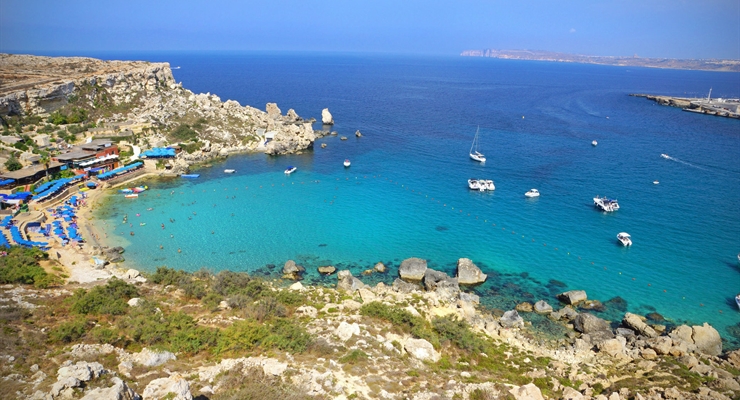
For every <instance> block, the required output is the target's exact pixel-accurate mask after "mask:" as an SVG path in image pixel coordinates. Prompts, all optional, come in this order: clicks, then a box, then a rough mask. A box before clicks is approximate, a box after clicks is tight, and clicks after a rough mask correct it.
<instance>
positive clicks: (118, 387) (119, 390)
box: [81, 376, 140, 400]
mask: <svg viewBox="0 0 740 400" xmlns="http://www.w3.org/2000/svg"><path fill="white" fill-rule="evenodd" d="M111 382H112V383H113V386H111V387H108V388H97V389H92V390H88V391H85V396H84V397H82V399H81V400H99V399H121V400H128V399H138V398H140V396H139V395H137V394H136V392H134V390H133V389H131V388H130V387H128V385H126V382H124V381H122V380H121V378H119V377H117V376H116V377H113V378H112V379H111Z"/></svg>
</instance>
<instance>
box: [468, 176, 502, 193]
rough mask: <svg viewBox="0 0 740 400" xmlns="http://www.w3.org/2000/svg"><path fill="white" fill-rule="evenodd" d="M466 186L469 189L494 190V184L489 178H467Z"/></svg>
mask: <svg viewBox="0 0 740 400" xmlns="http://www.w3.org/2000/svg"><path fill="white" fill-rule="evenodd" d="M468 187H469V188H470V189H471V190H478V191H481V192H485V191H486V190H496V185H494V184H493V181H492V180H490V179H468Z"/></svg>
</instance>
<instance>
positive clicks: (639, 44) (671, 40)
mask: <svg viewBox="0 0 740 400" xmlns="http://www.w3.org/2000/svg"><path fill="white" fill-rule="evenodd" d="M483 48H497V49H531V50H549V51H561V52H568V53H578V54H588V55H616V56H631V55H633V54H637V55H639V56H642V57H669V58H732V59H740V0H570V1H567V0H505V1H498V0H488V1H484V0H481V1H466V0H448V1H439V0H421V1H419V0H393V1H388V0H371V1H364V0H357V1H353V0H325V1H322V0H296V1H285V0H260V1H252V0H242V1H240V0H233V1H224V0H211V1H188V0H179V1H172V0H146V1H142V0H111V1H107V0H103V1H89V0H63V1H56V0H0V52H13V53H18V52H27V53H34V52H65V53H75V52H81V53H82V52H89V51H101V50H102V51H108V50H114V51H116V50H125V51H165V50H170V51H181V50H259V51H265V50H267V51H322V52H333V51H342V52H344V51H357V52H385V53H418V54H448V55H456V54H459V53H460V52H461V51H462V50H466V49H483Z"/></svg>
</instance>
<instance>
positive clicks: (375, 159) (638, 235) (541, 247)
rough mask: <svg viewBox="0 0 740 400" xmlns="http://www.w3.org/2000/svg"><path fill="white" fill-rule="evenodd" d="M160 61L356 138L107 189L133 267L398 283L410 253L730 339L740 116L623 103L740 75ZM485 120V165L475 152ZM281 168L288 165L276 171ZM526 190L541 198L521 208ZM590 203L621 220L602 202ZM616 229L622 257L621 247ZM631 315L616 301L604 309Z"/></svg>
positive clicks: (517, 292) (722, 84)
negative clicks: (134, 195) (489, 189)
mask: <svg viewBox="0 0 740 400" xmlns="http://www.w3.org/2000/svg"><path fill="white" fill-rule="evenodd" d="M150 59H151V57H150ZM167 59H168V61H170V62H171V64H172V65H173V66H181V67H182V68H181V69H179V70H175V71H174V73H175V77H176V79H178V80H182V81H183V85H184V86H185V87H187V88H190V89H192V90H193V91H195V92H211V93H216V94H218V95H219V96H220V97H221V98H222V99H235V100H238V101H239V102H240V103H242V104H250V105H253V106H256V107H261V108H262V107H264V104H265V103H266V102H268V101H275V102H277V103H278V105H279V106H280V107H281V108H282V109H283V112H286V111H287V109H288V108H289V107H293V108H295V109H296V111H297V112H298V114H299V115H301V116H303V117H306V118H309V117H317V118H319V119H320V113H321V109H322V108H324V107H329V109H330V110H331V112H332V114H333V115H334V119H335V121H336V122H337V124H336V125H335V126H334V127H333V128H332V130H336V131H338V132H339V134H340V135H346V136H348V137H349V140H347V141H340V140H339V138H338V137H336V136H328V137H326V138H323V139H320V140H319V141H318V142H317V145H316V149H315V150H313V151H309V152H307V153H306V154H303V155H292V156H283V157H277V158H271V157H267V156H264V155H261V154H259V155H245V156H233V157H230V158H229V159H227V160H226V161H225V162H223V163H217V164H216V165H215V166H214V167H213V168H211V169H204V170H200V171H198V172H199V173H200V174H201V177H200V178H199V179H198V180H184V179H172V180H158V181H154V182H151V183H150V184H149V185H150V187H151V189H150V190H149V191H147V192H146V193H145V194H146V195H145V196H140V197H139V198H138V199H136V200H131V199H124V198H123V197H122V196H118V195H114V194H111V197H110V199H109V201H107V202H106V207H104V208H103V209H101V210H99V211H98V215H97V217H98V219H99V222H98V224H99V226H100V227H102V228H104V229H106V231H107V232H108V233H109V241H110V242H111V244H114V245H123V246H124V247H126V250H127V251H126V258H127V263H128V264H129V265H130V266H132V267H138V268H142V269H144V270H153V269H154V268H155V267H156V266H160V265H167V266H169V267H173V268H182V269H185V270H189V271H194V270H197V269H200V268H202V267H205V268H208V269H211V270H214V271H217V270H222V269H230V270H237V271H249V272H258V273H262V272H263V271H264V272H265V273H269V272H273V273H274V272H276V271H278V270H279V269H280V268H281V266H282V264H283V263H284V262H285V261H286V260H288V259H295V260H297V261H300V262H301V263H303V264H304V265H305V266H306V267H307V269H308V270H309V271H311V272H313V271H315V268H316V267H317V266H319V265H325V264H332V265H335V266H339V267H340V268H350V269H351V270H352V271H353V272H354V273H355V274H359V273H360V272H361V271H362V270H364V269H368V268H371V267H372V265H373V264H374V263H375V262H377V261H383V262H386V263H388V264H390V265H391V267H392V268H391V272H390V273H389V274H387V275H386V276H379V277H377V276H376V277H374V278H372V279H381V280H385V281H387V282H389V281H391V280H392V279H393V278H394V277H395V275H396V270H395V269H394V268H393V267H397V266H398V264H399V263H400V261H401V260H403V259H404V258H407V257H422V258H425V259H427V260H429V262H430V265H431V266H432V267H433V268H436V269H441V270H445V271H447V272H450V273H452V272H454V265H455V262H456V261H457V259H458V258H460V257H468V258H471V259H473V260H474V261H475V262H476V263H477V264H478V265H479V266H481V267H482V268H483V269H484V271H485V272H488V273H491V274H492V276H491V279H489V282H487V283H486V284H485V285H482V286H480V287H478V288H476V291H477V292H478V293H480V294H482V295H484V302H486V303H487V304H488V305H489V306H492V307H499V308H507V307H512V306H513V305H514V304H516V302H518V301H523V300H529V301H536V300H538V299H539V298H544V299H546V300H548V301H551V302H553V301H554V300H553V297H552V296H553V295H554V294H555V293H558V292H561V291H563V290H567V289H585V290H586V291H587V292H588V294H589V297H590V298H595V299H599V300H601V301H604V302H606V301H607V300H609V299H612V298H614V297H616V296H619V297H620V298H621V299H623V300H624V301H626V309H629V310H631V311H634V312H639V313H642V314H645V313H648V312H651V311H657V312H659V313H660V314H662V315H663V316H664V317H666V318H667V319H668V320H669V321H670V322H671V323H682V322H689V323H702V322H705V321H706V322H709V323H711V324H712V325H714V326H715V327H717V328H718V330H719V331H720V334H721V335H722V336H723V338H724V339H725V340H727V342H726V345H727V346H730V347H738V346H740V338H739V337H738V335H740V312H738V310H737V307H735V305H734V301H733V299H732V298H733V296H734V295H735V294H736V293H738V292H740V266H738V261H737V258H736V255H737V254H738V252H739V251H740V121H737V120H729V119H723V118H715V117H709V116H703V115H695V114H691V113H686V112H682V111H680V110H679V109H675V108H670V107H661V106H657V105H655V104H654V103H652V102H649V101H647V100H645V99H642V98H635V97H630V96H628V94H629V93H660V94H668V95H684V93H686V94H685V95H687V96H701V95H704V93H705V92H707V91H708V89H709V87H713V95H716V96H717V97H738V96H740V74H731V73H707V72H697V71H670V70H656V69H633V68H630V69H627V68H615V67H604V66H590V65H568V64H553V63H538V62H517V61H502V60H485V59H467V58H405V57H404V58H398V57H387V56H368V57H361V56H336V55H334V56H329V55H324V56H307V55H270V54H252V55H243V54H242V55H239V54H231V55H228V54H227V55H215V54H210V55H207V54H201V55H187V54H175V55H171V57H168V58H167ZM152 61H156V60H154V59H153V60H152ZM477 126H480V132H481V133H480V142H481V151H482V152H483V153H484V154H486V157H487V159H488V161H487V162H486V163H485V164H478V163H476V162H474V161H471V160H470V159H469V158H468V155H467V153H468V150H469V148H470V144H471V142H472V140H473V136H474V134H475V130H476V128H477ZM315 128H316V129H320V128H321V127H320V125H317V126H316V127H315ZM357 129H359V130H361V131H362V133H363V135H364V136H363V137H362V138H359V139H357V138H355V137H354V135H353V134H354V131H355V130H357ZM592 140H597V141H598V143H599V144H598V146H597V147H593V146H591V141H592ZM321 143H326V144H327V148H325V149H321V148H319V145H320V144H321ZM661 153H666V154H668V155H670V156H671V157H672V158H671V159H664V158H661V157H660V154H661ZM345 158H349V159H351V161H352V166H351V167H350V168H347V169H345V168H344V167H343V166H342V161H343V160H344V159H345ZM287 165H295V166H297V167H298V171H297V172H296V173H294V174H293V175H290V176H285V175H284V174H283V170H284V169H285V167H286V166H287ZM226 168H231V169H235V170H237V173H235V174H233V175H229V174H224V173H223V169H226ZM471 177H478V178H488V179H493V180H494V181H495V182H496V191H495V192H493V193H478V192H471V191H469V190H468V189H467V186H466V181H467V179H468V178H471ZM654 180H658V181H659V182H660V184H658V185H654V184H653V181H654ZM530 188H537V189H539V191H540V192H541V193H542V196H541V197H539V198H536V199H528V198H525V197H524V192H526V191H527V190H528V189H530ZM596 195H607V196H609V197H615V198H617V199H619V203H620V205H621V209H620V210H619V211H617V212H615V213H611V214H604V213H601V212H599V211H597V210H596V209H594V207H593V205H592V203H593V202H592V198H593V197H594V196H596ZM148 208H152V210H151V211H147V209H148ZM137 213H139V214H140V216H138V217H137V216H136V214H137ZM125 214H127V215H128V217H129V219H128V221H129V223H130V224H133V227H131V226H129V225H123V224H122V223H121V221H122V218H123V216H124V215H125ZM170 219H173V220H174V222H170ZM140 223H146V225H143V226H141V225H139V224H140ZM161 224H164V225H165V228H164V229H162V228H161ZM130 231H134V233H135V236H131V235H130ZM621 231H626V232H629V233H630V234H631V235H632V237H633V241H634V245H633V246H632V247H631V248H623V247H621V246H619V245H618V244H617V241H616V237H615V236H616V234H617V233H618V232H621ZM160 245H161V246H162V249H160ZM178 249H180V250H181V252H178ZM275 265H276V266H277V267H275ZM308 280H309V281H310V282H326V283H331V282H333V280H335V278H321V277H318V276H316V274H311V275H310V276H309V278H308ZM553 280H554V281H553ZM561 282H562V284H561ZM563 285H564V286H563ZM624 309H625V308H624V303H621V302H612V303H610V306H609V308H608V309H607V312H606V313H605V314H604V316H606V317H610V318H618V316H619V315H621V314H619V313H623V311H624Z"/></svg>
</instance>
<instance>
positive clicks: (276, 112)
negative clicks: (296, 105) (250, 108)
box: [265, 103, 282, 118]
mask: <svg viewBox="0 0 740 400" xmlns="http://www.w3.org/2000/svg"><path fill="white" fill-rule="evenodd" d="M265 111H267V115H269V116H271V117H273V118H275V117H279V116H280V115H281V114H282V111H280V108H278V106H277V103H267V106H266V107H265Z"/></svg>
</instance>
